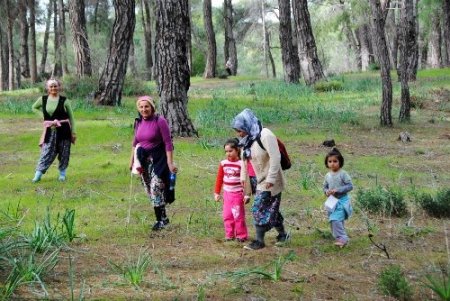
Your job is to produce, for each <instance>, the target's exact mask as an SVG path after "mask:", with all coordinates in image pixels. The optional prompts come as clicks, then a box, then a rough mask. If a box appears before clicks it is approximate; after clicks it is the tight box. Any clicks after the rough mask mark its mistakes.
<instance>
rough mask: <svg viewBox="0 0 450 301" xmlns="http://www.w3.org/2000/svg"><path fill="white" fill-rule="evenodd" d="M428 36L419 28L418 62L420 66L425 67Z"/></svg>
mask: <svg viewBox="0 0 450 301" xmlns="http://www.w3.org/2000/svg"><path fill="white" fill-rule="evenodd" d="M428 43H429V42H428V36H427V35H426V33H425V32H424V31H423V30H422V31H420V30H419V63H420V68H426V67H427V62H428Z"/></svg>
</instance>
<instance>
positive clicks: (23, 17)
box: [18, 0, 30, 78]
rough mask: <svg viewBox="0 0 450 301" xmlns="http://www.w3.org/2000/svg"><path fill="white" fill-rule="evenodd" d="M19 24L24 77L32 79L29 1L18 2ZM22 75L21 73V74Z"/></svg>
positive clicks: (21, 0) (21, 62)
mask: <svg viewBox="0 0 450 301" xmlns="http://www.w3.org/2000/svg"><path fill="white" fill-rule="evenodd" d="M18 12H19V24H20V59H19V61H20V66H21V68H20V69H21V71H22V72H21V73H22V76H23V77H25V78H29V77H30V55H29V51H28V33H29V30H28V26H29V25H28V19H27V13H28V6H27V0H19V1H18ZM19 75H20V73H19Z"/></svg>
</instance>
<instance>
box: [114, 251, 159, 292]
mask: <svg viewBox="0 0 450 301" xmlns="http://www.w3.org/2000/svg"><path fill="white" fill-rule="evenodd" d="M151 260H152V258H151V257H150V255H149V254H148V253H146V252H143V251H141V252H140V253H139V255H138V257H137V258H136V259H133V258H130V259H128V261H126V262H124V263H122V264H115V263H114V262H112V261H111V260H110V261H109V264H110V265H111V267H112V268H113V269H114V270H115V271H117V272H119V273H120V274H122V276H123V278H124V279H125V280H126V281H128V282H129V283H130V284H132V285H133V286H134V287H136V288H138V287H139V285H140V284H141V282H142V281H143V280H144V277H145V273H146V272H147V268H148V266H149V264H150V262H151Z"/></svg>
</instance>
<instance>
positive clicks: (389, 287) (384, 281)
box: [378, 265, 413, 301]
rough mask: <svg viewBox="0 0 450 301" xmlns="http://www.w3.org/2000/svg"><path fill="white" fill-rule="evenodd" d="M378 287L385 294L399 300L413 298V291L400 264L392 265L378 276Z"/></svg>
mask: <svg viewBox="0 0 450 301" xmlns="http://www.w3.org/2000/svg"><path fill="white" fill-rule="evenodd" d="M378 288H379V289H380V291H381V292H382V293H383V294H386V295H389V296H392V297H395V298H397V299H399V300H404V301H406V300H411V298H412V296H413V291H412V288H411V285H410V284H409V283H408V281H407V280H406V278H405V275H403V272H402V271H401V269H400V267H399V266H398V265H390V266H388V267H387V268H385V269H384V270H383V271H382V272H381V274H380V275H379V276H378Z"/></svg>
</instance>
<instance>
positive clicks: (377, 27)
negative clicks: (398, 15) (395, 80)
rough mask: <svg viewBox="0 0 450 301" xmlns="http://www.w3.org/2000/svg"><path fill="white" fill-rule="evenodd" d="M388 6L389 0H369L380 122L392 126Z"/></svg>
mask: <svg viewBox="0 0 450 301" xmlns="http://www.w3.org/2000/svg"><path fill="white" fill-rule="evenodd" d="M388 7H389V0H387V1H384V3H383V6H382V4H381V3H380V0H370V8H371V12H372V18H371V21H372V32H373V40H374V42H375V45H374V46H375V47H374V48H375V50H376V54H377V57H378V61H379V63H380V72H381V85H382V93H383V100H382V102H381V110H380V124H381V125H382V126H392V112H391V111H392V80H391V74H390V69H391V66H390V63H389V50H388V46H387V43H386V33H385V31H384V25H385V22H386V12H387V9H388Z"/></svg>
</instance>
